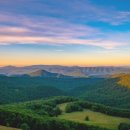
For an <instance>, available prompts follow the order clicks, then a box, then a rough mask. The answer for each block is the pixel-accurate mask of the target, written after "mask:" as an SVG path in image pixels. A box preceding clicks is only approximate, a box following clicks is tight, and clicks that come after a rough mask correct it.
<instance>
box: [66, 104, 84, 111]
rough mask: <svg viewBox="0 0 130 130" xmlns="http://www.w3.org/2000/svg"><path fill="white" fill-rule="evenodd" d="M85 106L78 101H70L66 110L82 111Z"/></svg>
mask: <svg viewBox="0 0 130 130" xmlns="http://www.w3.org/2000/svg"><path fill="white" fill-rule="evenodd" d="M82 110H83V108H82V107H81V106H80V105H79V104H78V103H69V104H67V105H66V108H65V112H67V113H70V112H75V111H82Z"/></svg>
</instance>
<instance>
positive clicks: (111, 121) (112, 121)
mask: <svg viewBox="0 0 130 130" xmlns="http://www.w3.org/2000/svg"><path fill="white" fill-rule="evenodd" d="M66 104H67V103H64V104H61V105H59V107H60V109H61V110H62V111H63V112H62V114H61V115H59V116H58V117H59V118H60V119H66V120H71V121H76V122H80V123H85V124H89V125H95V126H101V127H105V128H110V129H113V130H117V128H118V125H119V124H120V123H122V122H125V123H130V119H128V118H121V117H114V116H110V115H106V114H103V113H100V112H94V111H91V110H87V109H86V110H84V111H81V112H72V113H65V106H66ZM86 116H88V117H89V121H85V117H86Z"/></svg>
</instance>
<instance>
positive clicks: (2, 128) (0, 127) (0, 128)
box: [0, 125, 20, 130]
mask: <svg viewBox="0 0 130 130" xmlns="http://www.w3.org/2000/svg"><path fill="white" fill-rule="evenodd" d="M0 130H20V129H16V128H11V127H6V126H1V125H0Z"/></svg>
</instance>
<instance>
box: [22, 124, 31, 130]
mask: <svg viewBox="0 0 130 130" xmlns="http://www.w3.org/2000/svg"><path fill="white" fill-rule="evenodd" d="M20 128H21V129H22V130H30V127H29V126H28V124H26V123H23V124H21V125H20Z"/></svg>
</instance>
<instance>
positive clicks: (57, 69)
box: [0, 65, 130, 77]
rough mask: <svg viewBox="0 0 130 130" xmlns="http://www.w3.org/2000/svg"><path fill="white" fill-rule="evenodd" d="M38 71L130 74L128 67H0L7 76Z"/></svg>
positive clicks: (77, 73) (77, 74) (1, 71)
mask: <svg viewBox="0 0 130 130" xmlns="http://www.w3.org/2000/svg"><path fill="white" fill-rule="evenodd" d="M38 70H45V71H48V72H50V73H58V74H61V75H67V76H73V77H87V76H102V75H103V76H104V75H113V74H119V73H126V74H130V67H112V66H108V67H105V66H101V67H79V66H70V67H68V66H58V65H33V66H25V67H15V66H5V67H0V74H4V75H7V76H11V75H23V74H29V73H32V72H35V71H38Z"/></svg>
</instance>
